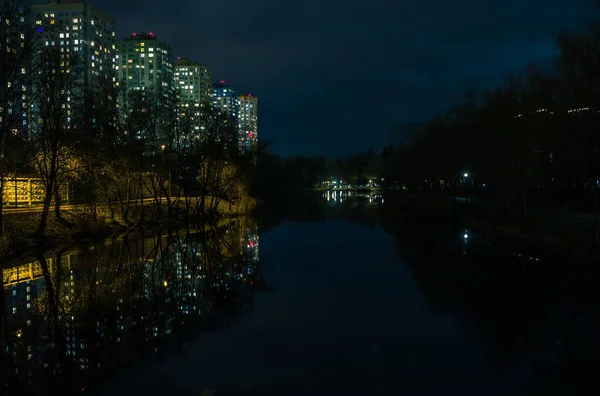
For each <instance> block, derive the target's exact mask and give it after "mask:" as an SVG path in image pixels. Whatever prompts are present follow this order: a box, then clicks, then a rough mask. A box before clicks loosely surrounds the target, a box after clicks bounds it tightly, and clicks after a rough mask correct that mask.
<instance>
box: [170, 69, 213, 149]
mask: <svg viewBox="0 0 600 396" xmlns="http://www.w3.org/2000/svg"><path fill="white" fill-rule="evenodd" d="M175 88H176V93H177V100H178V105H179V109H178V110H179V112H178V114H179V117H188V118H187V120H189V121H190V123H191V125H189V126H188V127H189V128H190V131H189V132H190V133H191V135H193V136H182V137H181V138H183V141H186V140H187V139H185V138H186V137H196V138H198V137H200V136H201V135H202V131H203V130H204V129H205V128H206V120H207V117H208V116H209V114H210V109H211V106H212V92H213V90H212V73H211V71H210V70H209V69H208V68H207V67H205V66H203V65H201V64H200V63H198V62H194V61H192V60H190V59H188V58H178V59H177V63H176V64H175ZM190 133H188V135H189V134H190Z"/></svg>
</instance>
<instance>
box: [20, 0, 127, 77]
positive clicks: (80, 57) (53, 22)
mask: <svg viewBox="0 0 600 396" xmlns="http://www.w3.org/2000/svg"><path fill="white" fill-rule="evenodd" d="M31 10H32V17H33V18H35V25H36V32H37V33H38V34H39V40H40V45H41V46H42V47H54V48H57V49H58V50H59V51H60V53H61V64H60V67H61V68H64V69H65V70H68V71H69V72H71V73H76V77H77V78H78V79H79V80H80V81H81V82H82V83H83V86H84V89H99V87H101V86H102V85H103V84H104V83H105V82H106V81H109V82H114V81H115V67H116V63H115V61H116V56H115V55H116V53H115V19H114V18H113V17H111V16H110V15H108V14H107V13H105V12H103V11H101V10H99V9H98V8H96V7H94V6H92V5H90V4H87V3H85V2H83V1H78V0H58V2H57V3H46V4H41V5H34V6H32V7H31Z"/></svg>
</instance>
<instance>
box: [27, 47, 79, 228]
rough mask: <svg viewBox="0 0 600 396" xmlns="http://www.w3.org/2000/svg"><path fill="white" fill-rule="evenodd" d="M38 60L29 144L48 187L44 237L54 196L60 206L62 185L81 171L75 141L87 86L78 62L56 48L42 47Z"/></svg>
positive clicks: (43, 183)
mask: <svg viewBox="0 0 600 396" xmlns="http://www.w3.org/2000/svg"><path fill="white" fill-rule="evenodd" d="M35 61H36V63H39V64H40V69H39V71H38V73H37V75H36V78H35V81H34V84H33V89H34V93H35V95H36V97H37V98H38V99H37V100H36V101H35V102H34V105H33V114H32V116H33V123H32V128H31V132H30V136H29V139H28V143H29V147H30V151H31V153H33V164H34V166H35V169H36V170H37V171H38V173H39V175H40V177H41V185H42V187H43V190H44V206H43V209H42V214H41V217H40V222H39V226H38V229H37V231H36V235H37V236H38V237H40V236H42V235H43V234H44V232H45V231H46V226H47V223H48V214H49V210H50V205H51V202H52V199H55V200H56V201H57V205H60V194H61V188H63V187H65V184H66V182H67V181H68V180H69V177H70V176H71V175H72V174H73V173H74V172H76V171H77V170H80V164H79V161H78V158H77V155H76V151H75V149H74V143H75V142H76V138H77V134H78V132H79V128H81V120H80V117H82V116H83V115H84V112H83V111H81V109H79V108H78V107H79V106H81V105H82V103H83V100H82V95H81V92H82V91H83V86H82V82H81V81H80V79H79V78H78V76H77V74H79V73H76V72H75V70H74V68H75V66H76V61H75V60H74V59H72V58H70V57H69V55H68V54H65V53H64V52H61V51H60V50H59V48H56V47H48V48H43V49H40V50H38V51H37V53H36V54H35ZM58 208H59V206H57V212H58ZM57 214H58V213H57Z"/></svg>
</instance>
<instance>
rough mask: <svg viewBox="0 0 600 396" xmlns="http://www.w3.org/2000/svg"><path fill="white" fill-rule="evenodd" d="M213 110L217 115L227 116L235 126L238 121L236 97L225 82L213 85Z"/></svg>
mask: <svg viewBox="0 0 600 396" xmlns="http://www.w3.org/2000/svg"><path fill="white" fill-rule="evenodd" d="M212 104H213V109H214V111H215V112H216V113H217V114H218V115H225V114H226V115H227V116H228V117H230V118H231V119H232V120H233V121H234V122H235V123H236V125H237V121H238V97H237V94H236V93H235V91H234V90H233V89H231V88H230V87H229V86H228V85H227V84H225V81H219V82H218V83H216V84H214V85H213V98H212Z"/></svg>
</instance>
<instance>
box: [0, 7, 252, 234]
mask: <svg viewBox="0 0 600 396" xmlns="http://www.w3.org/2000/svg"><path fill="white" fill-rule="evenodd" d="M0 15H1V16H2V18H0V19H1V21H0V43H1V44H0V197H2V196H3V193H2V192H3V189H4V188H5V186H6V184H7V181H8V180H9V178H10V176H11V175H13V176H14V175H16V174H21V175H31V176H32V177H39V178H41V187H42V190H43V210H42V212H41V215H40V217H39V223H38V225H37V227H36V232H35V234H36V235H38V236H41V235H43V234H44V233H45V231H46V228H47V223H48V218H49V215H50V213H51V210H52V207H53V208H54V212H55V213H54V214H55V216H56V218H57V219H58V220H60V221H61V222H63V223H64V224H66V225H68V226H70V227H72V226H73V224H72V222H71V221H70V220H68V219H67V218H65V217H64V216H62V214H61V210H60V209H61V203H63V201H64V199H65V196H66V193H67V192H68V193H69V196H70V198H71V200H73V201H75V202H77V203H84V204H86V205H88V206H89V209H91V210H90V211H89V212H90V214H91V215H92V216H93V217H95V216H96V215H97V213H98V210H97V206H98V204H100V203H102V204H103V207H104V208H106V209H105V210H106V211H107V212H108V215H109V216H110V217H111V218H112V219H118V220H119V221H121V222H124V223H126V224H129V223H131V222H133V221H138V220H139V219H140V218H142V219H143V218H144V199H146V200H148V199H151V200H153V201H154V203H155V205H154V209H153V210H155V211H156V212H158V214H164V213H168V215H169V216H174V217H177V216H178V214H180V213H181V212H182V211H183V212H184V213H185V215H186V216H194V215H204V214H206V213H207V212H214V211H216V210H217V209H218V208H219V207H220V206H221V205H222V204H223V202H229V203H231V202H233V201H236V202H242V201H244V197H245V195H246V192H247V188H246V187H245V186H246V185H247V183H248V182H249V180H250V178H251V177H252V169H253V167H254V163H255V158H256V152H251V151H244V152H241V151H240V150H239V146H238V142H237V131H236V129H235V127H234V123H233V122H231V120H230V119H229V118H228V117H227V116H220V115H217V114H215V113H213V112H212V111H210V110H209V109H207V108H198V107H197V106H195V104H193V103H184V102H183V101H182V100H181V99H180V98H179V97H178V95H177V92H172V93H166V94H165V93H162V92H153V91H152V90H146V91H132V90H131V89H128V87H127V85H126V84H123V83H121V84H119V83H116V84H115V80H114V79H113V78H112V77H110V76H109V77H108V78H102V77H100V76H98V75H95V74H94V72H93V71H92V72H91V75H86V74H89V73H90V71H89V70H88V71H86V68H85V60H84V59H82V57H79V56H77V54H78V53H77V52H69V51H68V48H66V51H65V47H60V46H58V45H57V46H54V45H48V42H45V43H44V42H43V40H42V36H41V35H40V34H39V32H38V31H37V30H36V29H34V27H32V26H29V24H28V19H27V14H26V11H25V10H24V9H23V8H21V7H20V6H18V5H16V4H15V3H13V2H2V4H1V5H0ZM52 34H53V33H52V32H48V31H45V32H44V35H45V36H44V37H46V38H47V37H48V35H52ZM58 42H59V40H58V39H57V40H56V43H58ZM79 53H81V52H79ZM0 201H2V200H0ZM2 206H3V203H2V202H0V236H2V232H3V231H4V226H3V222H2ZM163 212H164V213H163Z"/></svg>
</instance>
